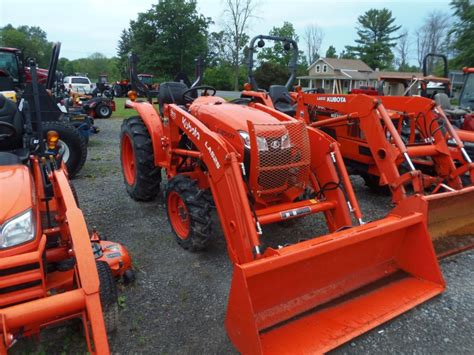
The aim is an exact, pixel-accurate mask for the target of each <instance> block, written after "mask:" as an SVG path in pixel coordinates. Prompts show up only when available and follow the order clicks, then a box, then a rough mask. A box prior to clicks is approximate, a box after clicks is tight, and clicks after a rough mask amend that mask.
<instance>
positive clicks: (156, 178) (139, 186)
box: [120, 116, 161, 201]
mask: <svg viewBox="0 0 474 355" xmlns="http://www.w3.org/2000/svg"><path fill="white" fill-rule="evenodd" d="M120 159H121V163H122V164H121V165H122V172H123V177H124V182H125V186H126V189H127V192H128V194H129V195H130V196H131V197H132V198H133V199H134V200H138V201H151V200H153V199H155V197H156V196H157V195H158V193H159V192H160V184H161V168H159V167H156V166H155V159H154V155H153V144H152V141H151V138H150V134H149V133H148V130H147V128H146V126H145V124H144V123H143V121H142V119H141V118H140V116H135V117H130V118H128V119H126V120H124V121H123V123H122V127H121V132H120Z"/></svg>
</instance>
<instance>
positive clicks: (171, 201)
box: [166, 175, 214, 251]
mask: <svg viewBox="0 0 474 355" xmlns="http://www.w3.org/2000/svg"><path fill="white" fill-rule="evenodd" d="M211 206H212V195H211V193H210V192H209V190H201V189H200V188H199V186H198V184H197V181H196V180H193V179H191V178H189V177H187V176H184V175H177V176H176V177H174V178H173V179H171V180H170V181H169V183H168V186H167V189H166V210H167V213H168V221H169V223H170V226H171V229H172V231H173V234H174V237H175V239H176V241H177V242H178V244H179V245H181V246H182V247H183V248H184V249H186V250H189V251H198V250H202V249H204V248H205V247H206V246H207V245H208V244H209V242H210V241H211V239H212V237H213V234H214V231H213V224H212V214H211V212H212V207H211Z"/></svg>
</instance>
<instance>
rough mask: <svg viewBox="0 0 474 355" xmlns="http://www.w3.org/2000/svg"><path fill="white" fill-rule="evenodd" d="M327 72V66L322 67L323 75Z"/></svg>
mask: <svg viewBox="0 0 474 355" xmlns="http://www.w3.org/2000/svg"><path fill="white" fill-rule="evenodd" d="M327 72H328V66H327V65H323V73H327Z"/></svg>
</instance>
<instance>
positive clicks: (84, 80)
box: [71, 78, 90, 84]
mask: <svg viewBox="0 0 474 355" xmlns="http://www.w3.org/2000/svg"><path fill="white" fill-rule="evenodd" d="M71 82H72V83H73V84H90V81H89V79H87V78H72V80H71Z"/></svg>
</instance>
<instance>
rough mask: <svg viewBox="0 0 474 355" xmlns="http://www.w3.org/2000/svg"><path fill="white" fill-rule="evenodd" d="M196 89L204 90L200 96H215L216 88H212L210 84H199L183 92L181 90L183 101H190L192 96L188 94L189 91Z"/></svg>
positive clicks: (192, 98) (192, 99)
mask: <svg viewBox="0 0 474 355" xmlns="http://www.w3.org/2000/svg"><path fill="white" fill-rule="evenodd" d="M197 90H204V92H203V94H202V95H201V96H215V95H216V92H217V90H216V89H215V88H213V87H212V86H209V85H201V86H195V87H193V88H189V89H188V90H186V91H185V92H183V100H184V102H185V103H190V102H193V101H194V99H195V98H194V97H192V96H191V95H190V93H191V92H193V91H197ZM208 90H210V91H212V94H210V95H209V94H208V93H207V91H208Z"/></svg>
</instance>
